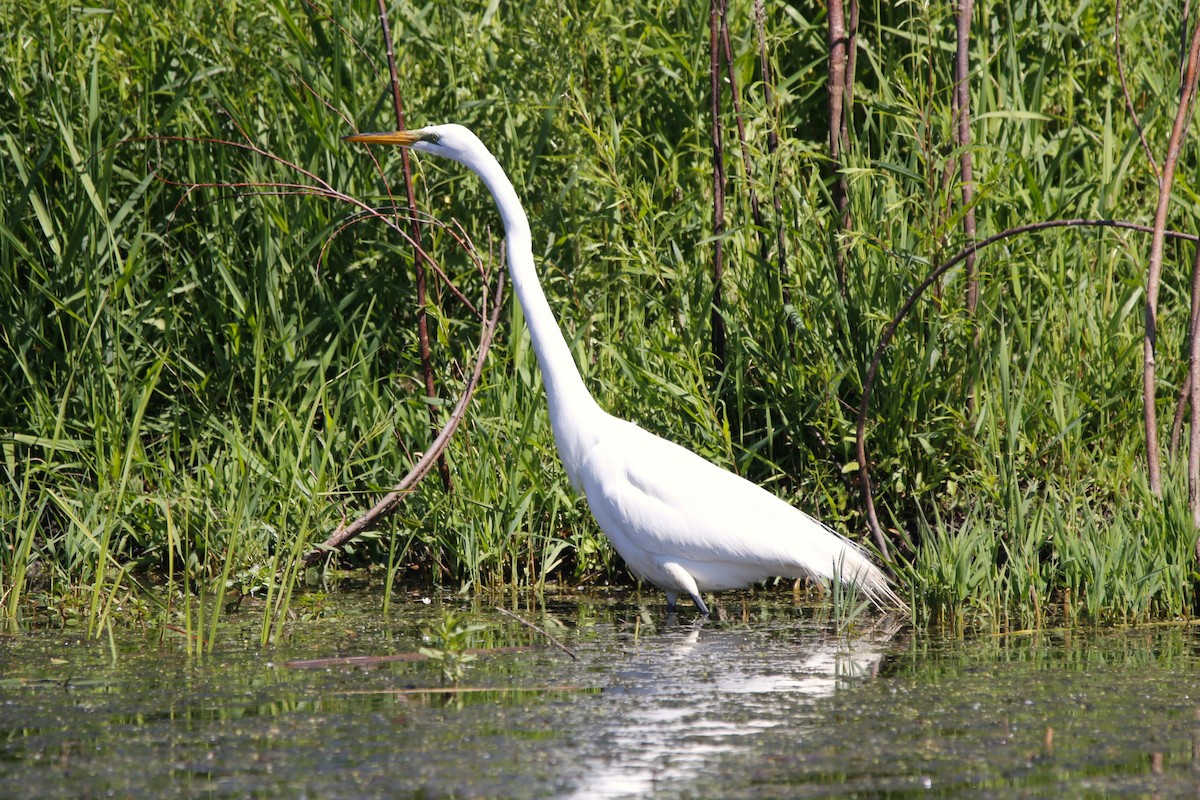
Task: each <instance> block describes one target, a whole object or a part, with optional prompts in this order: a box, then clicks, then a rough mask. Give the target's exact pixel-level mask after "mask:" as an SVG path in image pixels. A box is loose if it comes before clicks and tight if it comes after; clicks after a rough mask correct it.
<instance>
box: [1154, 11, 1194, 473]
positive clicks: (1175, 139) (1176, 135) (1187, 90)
mask: <svg viewBox="0 0 1200 800" xmlns="http://www.w3.org/2000/svg"><path fill="white" fill-rule="evenodd" d="M1198 58H1200V24H1198V25H1195V26H1194V27H1193V30H1192V41H1191V46H1190V47H1189V48H1188V57H1187V68H1186V70H1185V72H1184V79H1183V86H1182V91H1181V92H1180V98H1179V109H1178V111H1177V112H1176V113H1175V122H1174V124H1173V125H1172V126H1171V139H1170V141H1169V142H1168V144H1167V155H1166V157H1165V158H1164V159H1163V168H1162V174H1161V175H1159V179H1158V207H1157V208H1156V209H1155V212H1154V234H1153V236H1152V237H1151V239H1150V264H1149V266H1148V268H1147V272H1146V333H1145V336H1144V337H1143V339H1142V401H1143V406H1144V413H1145V421H1146V468H1147V475H1148V477H1149V482H1150V490H1151V491H1152V492H1154V493H1155V494H1156V495H1161V494H1162V466H1161V459H1160V455H1159V449H1158V412H1157V410H1156V408H1155V391H1154V388H1155V387H1154V372H1155V362H1154V344H1155V338H1156V335H1157V327H1158V290H1159V282H1160V279H1161V277H1162V260H1163V244H1164V243H1165V241H1166V237H1165V231H1166V227H1167V211H1168V209H1169V208H1170V204H1171V186H1172V184H1173V183H1174V181H1175V165H1176V164H1177V163H1178V161H1179V151H1180V148H1181V146H1182V143H1183V134H1184V131H1185V130H1186V128H1187V123H1188V118H1189V116H1190V115H1191V109H1192V99H1193V98H1194V97H1195V94H1196V79H1197V60H1198Z"/></svg>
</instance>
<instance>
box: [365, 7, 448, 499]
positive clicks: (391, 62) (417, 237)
mask: <svg viewBox="0 0 1200 800" xmlns="http://www.w3.org/2000/svg"><path fill="white" fill-rule="evenodd" d="M379 25H380V27H381V28H382V29H383V41H384V46H385V47H386V48H387V62H388V73H389V74H390V76H391V79H392V107H393V109H395V112H396V129H397V130H404V129H405V128H406V127H407V125H405V123H404V100H403V98H402V97H401V95H400V78H399V76H398V75H397V74H396V54H395V48H394V47H393V46H392V29H391V26H390V25H389V24H388V18H387V2H386V0H379ZM400 164H401V168H402V169H403V172H404V191H405V193H406V194H407V196H408V207H409V208H416V207H417V197H416V193H415V192H414V191H413V180H412V159H410V158H409V155H408V149H407V148H400ZM411 228H412V232H411V236H412V240H413V241H414V242H416V244H417V247H416V249H415V251H414V252H415V254H416V255H415V256H414V259H413V273H414V279H415V284H416V290H417V347H418V350H419V352H420V358H421V377H422V378H423V379H424V381H425V396H426V397H428V398H429V399H430V400H437V384H436V383H435V382H434V380H433V355H432V353H431V351H430V347H429V319H428V314H426V312H425V301H426V286H425V256H424V255H423V253H422V250H421V247H420V244H421V226H420V224H419V223H418V222H417V220H416V218H415V217H414V218H413V219H412V224H411ZM428 408H429V430H430V434H431V435H433V436H436V435H437V430H438V415H437V403H435V402H431V403H429V404H428ZM438 474H439V475H440V476H441V478H442V486H444V487H445V488H446V490H447V491H449V490H450V488H451V486H452V485H453V482H452V480H451V478H450V465H449V464H448V463H447V462H446V459H445V457H444V456H443V457H441V458H439V459H438Z"/></svg>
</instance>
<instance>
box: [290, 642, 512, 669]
mask: <svg viewBox="0 0 1200 800" xmlns="http://www.w3.org/2000/svg"><path fill="white" fill-rule="evenodd" d="M533 649H534V648H533V647H529V646H527V645H518V646H513V647H468V648H466V649H465V650H463V651H462V652H463V654H464V655H468V656H495V655H500V654H502V653H523V652H526V651H528V650H533ZM428 660H429V656H427V655H425V654H424V653H390V654H388V655H386V656H332V657H330V658H303V659H295V660H293V661H285V662H283V665H284V666H285V667H287V668H288V669H331V668H334V667H377V666H379V665H380V664H394V663H396V662H404V661H428Z"/></svg>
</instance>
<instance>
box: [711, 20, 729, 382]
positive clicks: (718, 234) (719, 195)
mask: <svg viewBox="0 0 1200 800" xmlns="http://www.w3.org/2000/svg"><path fill="white" fill-rule="evenodd" d="M720 14H721V0H710V5H709V14H708V18H709V39H708V41H709V87H710V90H711V94H712V97H711V112H712V148H713V269H712V281H713V299H712V315H711V323H710V324H711V328H712V330H711V332H710V334H711V336H712V354H713V359H714V361H715V362H716V363H715V367H716V369H717V372H721V371H722V370H723V369H724V368H725V317H724V315H723V313H722V305H723V304H722V301H721V284H722V282H723V281H724V272H725V264H724V257H725V248H724V244H725V243H724V236H725V154H724V149H723V147H722V145H721V50H720V35H719V31H720V26H721V22H720Z"/></svg>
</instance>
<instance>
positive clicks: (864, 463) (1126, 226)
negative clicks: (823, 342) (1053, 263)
mask: <svg viewBox="0 0 1200 800" xmlns="http://www.w3.org/2000/svg"><path fill="white" fill-rule="evenodd" d="M1072 227H1091V228H1120V229H1123V230H1132V231H1139V232H1141V233H1154V231H1155V229H1154V228H1152V227H1150V226H1148V225H1139V224H1137V223H1134V222H1125V221H1124V220H1112V219H1054V220H1047V221H1043V222H1033V223H1030V224H1028V225H1021V226H1018V227H1016V228H1009V229H1008V230H1006V231H1001V232H1000V233H997V234H994V235H992V236H989V237H987V238H986V239H981V240H980V241H978V242H972V243H969V244H968V245H967V246H966V248H964V249H963V250H960V251H959V252H958V253H957V254H955V255H954V257H953V258H950V259H949V260H947V261H944V262H943V263H942V264H940V265H938V266H937V267H935V268H934V269H933V270H932V271H931V272H930V273H929V274H928V275H926V276H925V279H924V280H923V281H921V283H919V284H918V285H917V288H916V289H914V290H913V291H912V293H911V294H909V296H908V297H907V298H905V300H904V303H903V304H901V306H900V310H899V311H897V312H896V315H895V316H894V317H892V320H891V321H890V322H889V323H888V324H887V326H886V327H885V328H884V329H883V333H882V334H881V335H880V337H879V344H877V345H876V346H875V354H874V355H873V356H872V357H871V363H870V365H868V367H867V374H866V376H865V378H864V379H863V389H862V399H861V400H860V401H859V405H858V424H857V426H856V429H855V455H856V457H857V458H858V472H859V479H860V483H861V484H862V492H863V505H864V506H865V508H866V512H867V526H868V527H869V528H870V529H871V534H872V536H873V537H874V539H875V545H876V546H877V547H878V548H879V551H880V552H881V553H882V554H884V557H885V558H886V557H887V552H888V551H887V537H886V536H885V535H884V532H883V526H882V525H881V524H880V523H879V515H878V514H877V513H876V510H875V497H874V492H873V490H872V488H871V466H870V461H869V458H868V454H867V414H868V412H869V410H870V407H871V390H872V388H873V387H874V385H875V377H876V375H878V373H879V364H880V362H881V361H882V360H883V354H884V352H885V351H886V350H887V347H888V345H889V344H891V342H892V337H893V336H895V334H896V329H897V328H899V327H900V323H901V322H903V321H904V318H905V317H906V316H908V312H909V311H911V310H912V307H913V306H914V305H916V302H917V300H919V299H920V297H921V295H923V294H924V293H925V291H926V290H927V289H929V287H930V286H932V285H934V283H936V281H937V279H938V278H940V277H941V276H942V275H944V274H945V273H946V271H947V270H950V269H953V268H954V267H956V266H958V265H959V264H960V263H962V262H963V261H964V260H965V259H966V257H967V254H968V253H975V252H978V251H980V250H982V249H983V248H985V247H988V246H989V245H992V244H995V243H996V242H999V241H1002V240H1004V239H1010V238H1012V237H1013V236H1018V235H1021V234H1025V233H1032V232H1033V231H1041V230H1047V229H1049V228H1072ZM1164 233H1165V235H1166V236H1168V237H1169V238H1172V239H1177V240H1183V241H1189V242H1200V236H1198V235H1196V234H1190V233H1179V232H1177V231H1164Z"/></svg>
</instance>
